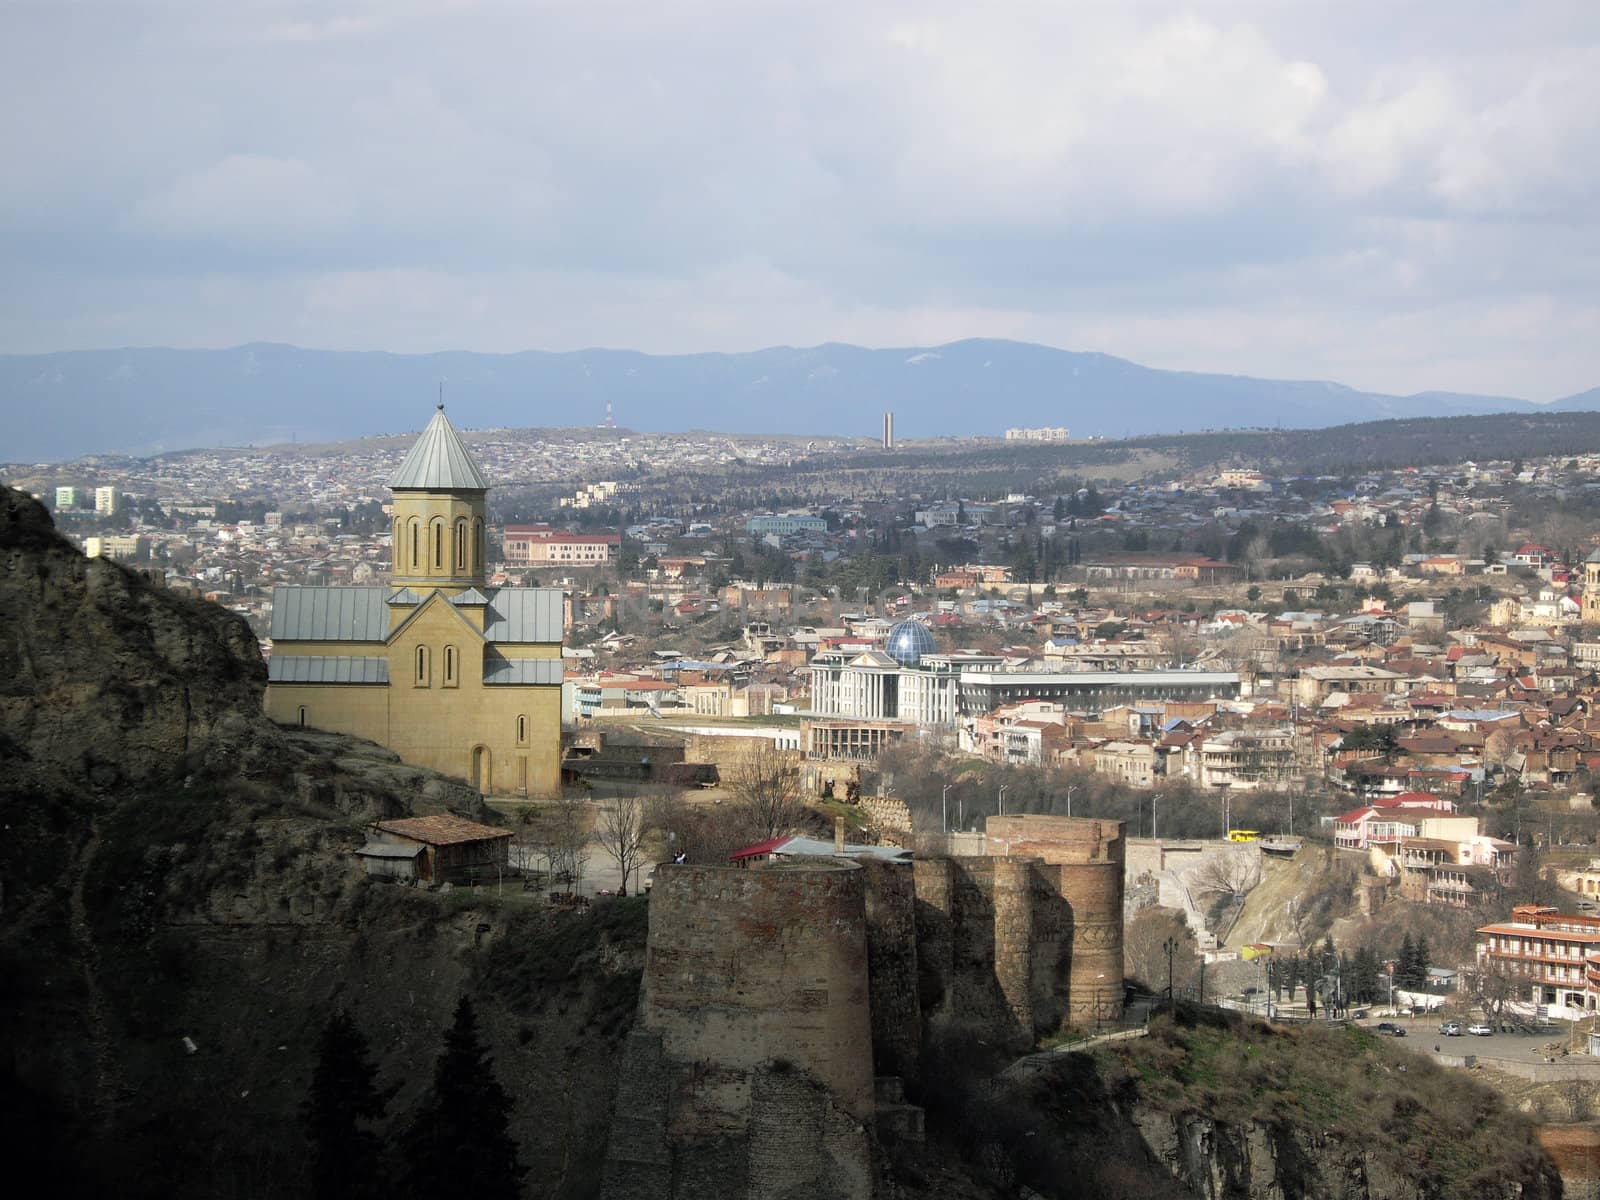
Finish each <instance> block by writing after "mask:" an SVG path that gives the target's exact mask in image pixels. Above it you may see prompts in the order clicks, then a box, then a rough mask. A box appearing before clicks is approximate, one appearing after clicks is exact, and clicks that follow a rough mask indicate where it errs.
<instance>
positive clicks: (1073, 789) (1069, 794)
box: [1067, 786, 1078, 817]
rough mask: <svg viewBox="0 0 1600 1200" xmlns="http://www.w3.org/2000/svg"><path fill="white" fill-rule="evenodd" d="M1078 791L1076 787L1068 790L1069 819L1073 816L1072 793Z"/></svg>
mask: <svg viewBox="0 0 1600 1200" xmlns="http://www.w3.org/2000/svg"><path fill="white" fill-rule="evenodd" d="M1077 790H1078V789H1077V787H1076V786H1073V787H1069V788H1068V789H1067V816H1069V817H1070V816H1071V815H1072V793H1073V792H1075V791H1077Z"/></svg>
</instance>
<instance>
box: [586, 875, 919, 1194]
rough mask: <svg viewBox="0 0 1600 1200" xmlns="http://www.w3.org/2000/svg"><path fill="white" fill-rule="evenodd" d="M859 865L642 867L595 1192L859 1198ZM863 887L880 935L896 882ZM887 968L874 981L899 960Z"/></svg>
mask: <svg viewBox="0 0 1600 1200" xmlns="http://www.w3.org/2000/svg"><path fill="white" fill-rule="evenodd" d="M901 870H902V871H904V868H901ZM907 873H908V874H909V872H907ZM866 878H867V872H866V871H865V870H863V869H862V868H861V867H860V866H858V865H856V864H855V863H852V862H844V861H834V860H824V859H819V860H803V861H798V862H795V863H790V864H770V865H765V866H762V867H757V868H751V869H747V870H741V869H736V868H725V867H705V866H691V865H688V864H673V863H663V864H660V865H658V866H657V868H656V876H655V882H654V885H653V887H652V890H651V895H650V931H649V937H648V941H647V944H646V951H645V970H644V986H643V990H642V992H641V995H640V1001H639V1019H638V1022H637V1024H636V1026H635V1029H634V1032H633V1033H632V1035H631V1036H630V1037H629V1040H628V1044H627V1047H626V1050H625V1053H624V1056H623V1062H622V1067H621V1070H620V1073H619V1078H618V1081H617V1102H616V1112H617V1118H616V1126H615V1130H614V1132H613V1135H612V1140H611V1144H610V1146H609V1147H608V1150H607V1156H606V1167H605V1176H604V1180H603V1184H602V1189H601V1195H602V1196H603V1197H604V1200H690V1198H696V1200H698V1198H699V1197H703V1196H713V1195H714V1196H721V1197H729V1198H730V1200H738V1198H745V1197H756V1196H760V1197H768V1196H772V1197H794V1198H796V1200H801V1198H805V1200H812V1198H815V1197H823V1196H827V1197H840V1198H841V1200H869V1197H870V1196H871V1192H872V1187H871V1181H872V1175H873V1170H872V1141H871V1134H870V1130H871V1128H872V1125H873V1122H874V1116H875V1101H874V1080H873V1039H872V1024H871V1023H872V1017H871V1012H870V1001H869V982H868V941H869V939H868V918H867V902H866V891H867V889H866ZM878 890H879V892H880V893H881V896H880V897H879V899H881V901H882V903H881V904H879V903H878V902H877V901H876V900H875V911H874V920H875V921H876V922H878V924H879V938H880V941H881V940H882V939H884V938H886V937H888V936H889V935H890V933H891V931H892V930H893V929H894V928H895V926H896V925H897V924H903V923H905V922H906V921H907V920H908V918H907V917H905V916H901V915H898V913H897V909H899V908H903V907H907V906H908V905H909V900H908V899H905V898H901V897H902V894H903V893H906V892H908V891H909V889H908V888H907V887H905V885H903V884H900V883H899V882H898V881H897V880H895V879H894V878H893V877H892V876H889V875H885V877H884V879H883V880H882V881H881V886H880V888H879V889H878ZM885 968H886V971H887V979H886V986H890V984H889V982H888V980H892V979H893V977H894V976H895V975H897V974H907V973H914V968H908V967H907V966H906V965H904V964H901V965H898V966H895V965H891V964H888V963H886V964H885ZM898 986H900V987H903V988H907V987H909V985H908V984H901V985H898Z"/></svg>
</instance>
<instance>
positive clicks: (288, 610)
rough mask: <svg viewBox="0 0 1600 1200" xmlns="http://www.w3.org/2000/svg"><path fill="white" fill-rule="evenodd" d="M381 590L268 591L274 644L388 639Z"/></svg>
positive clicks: (386, 609) (383, 597)
mask: <svg viewBox="0 0 1600 1200" xmlns="http://www.w3.org/2000/svg"><path fill="white" fill-rule="evenodd" d="M388 590H389V589H388V588H383V587H278V588H273V589H272V640H273V641H275V642H296V641H313V642H381V641H383V640H385V639H386V638H387V637H388V636H389V609H388V607H387V606H386V605H385V604H384V599H385V597H386V595H387V594H388Z"/></svg>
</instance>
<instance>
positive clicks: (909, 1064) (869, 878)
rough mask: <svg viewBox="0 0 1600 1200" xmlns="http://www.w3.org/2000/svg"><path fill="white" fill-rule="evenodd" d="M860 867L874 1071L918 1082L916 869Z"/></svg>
mask: <svg viewBox="0 0 1600 1200" xmlns="http://www.w3.org/2000/svg"><path fill="white" fill-rule="evenodd" d="M860 866H861V869H862V873H863V875H864V876H865V885H866V919H867V979H868V990H869V994H870V997H871V1007H872V1056H873V1068H874V1070H875V1071H876V1073H877V1074H879V1075H898V1076H899V1077H900V1078H902V1079H908V1078H913V1077H914V1076H915V1074H916V1066H917V1056H918V1054H919V1052H920V1050H921V1047H922V1005H921V1001H920V996H919V990H920V989H919V985H918V978H917V971H918V946H917V918H916V887H915V879H914V875H913V868H912V866H911V864H909V863H890V862H884V861H882V860H880V859H871V858H864V859H861V860H860Z"/></svg>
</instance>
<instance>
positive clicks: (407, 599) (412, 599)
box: [388, 588, 422, 604]
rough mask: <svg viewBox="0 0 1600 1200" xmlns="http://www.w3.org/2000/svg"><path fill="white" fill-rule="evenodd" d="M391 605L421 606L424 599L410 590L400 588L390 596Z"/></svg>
mask: <svg viewBox="0 0 1600 1200" xmlns="http://www.w3.org/2000/svg"><path fill="white" fill-rule="evenodd" d="M388 603H390V604H421V603H422V597H421V596H419V595H417V594H416V593H415V592H413V591H412V590H411V589H410V588H399V589H397V590H396V591H395V592H393V593H392V594H391V595H390V596H389V600H388Z"/></svg>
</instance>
